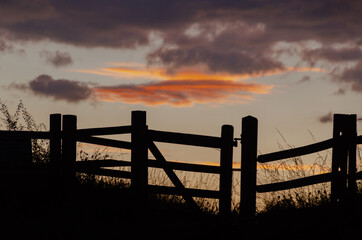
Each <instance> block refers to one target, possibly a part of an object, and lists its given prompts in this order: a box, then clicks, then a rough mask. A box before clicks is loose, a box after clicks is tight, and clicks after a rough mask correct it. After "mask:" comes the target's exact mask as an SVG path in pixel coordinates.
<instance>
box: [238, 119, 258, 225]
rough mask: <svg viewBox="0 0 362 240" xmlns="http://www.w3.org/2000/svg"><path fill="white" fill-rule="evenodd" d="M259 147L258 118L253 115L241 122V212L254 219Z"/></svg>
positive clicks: (245, 216)
mask: <svg viewBox="0 0 362 240" xmlns="http://www.w3.org/2000/svg"><path fill="white" fill-rule="evenodd" d="M257 149H258V119H257V118H255V117H253V116H247V117H244V118H242V122H241V178H240V214H241V216H242V217H243V218H245V219H254V217H255V213H256V165H257Z"/></svg>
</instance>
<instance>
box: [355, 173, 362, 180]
mask: <svg viewBox="0 0 362 240" xmlns="http://www.w3.org/2000/svg"><path fill="white" fill-rule="evenodd" d="M357 179H359V180H361V179H362V171H359V172H356V180H357Z"/></svg>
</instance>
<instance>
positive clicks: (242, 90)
mask: <svg viewBox="0 0 362 240" xmlns="http://www.w3.org/2000/svg"><path fill="white" fill-rule="evenodd" d="M272 87H273V86H271V85H263V84H256V83H244V82H238V81H233V80H166V81H161V82H152V83H147V84H140V85H119V86H111V87H96V88H94V89H93V90H94V92H95V94H96V96H97V98H98V99H100V100H101V101H111V102H116V101H120V102H126V103H141V104H146V105H151V106H157V105H171V106H191V105H193V104H194V103H232V102H241V101H245V100H250V99H252V97H251V96H250V93H258V94H265V93H268V92H269V91H270V89H271V88H272Z"/></svg>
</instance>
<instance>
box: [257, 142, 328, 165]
mask: <svg viewBox="0 0 362 240" xmlns="http://www.w3.org/2000/svg"><path fill="white" fill-rule="evenodd" d="M333 143H334V139H333V138H331V139H328V140H325V141H322V142H318V143H313V144H310V145H307V146H303V147H298V148H292V149H288V150H283V151H279V152H273V153H268V154H262V155H259V156H258V162H260V163H266V162H272V161H276V160H280V159H286V158H293V157H298V156H303V155H307V154H312V153H316V152H319V151H323V150H327V149H329V148H331V147H333Z"/></svg>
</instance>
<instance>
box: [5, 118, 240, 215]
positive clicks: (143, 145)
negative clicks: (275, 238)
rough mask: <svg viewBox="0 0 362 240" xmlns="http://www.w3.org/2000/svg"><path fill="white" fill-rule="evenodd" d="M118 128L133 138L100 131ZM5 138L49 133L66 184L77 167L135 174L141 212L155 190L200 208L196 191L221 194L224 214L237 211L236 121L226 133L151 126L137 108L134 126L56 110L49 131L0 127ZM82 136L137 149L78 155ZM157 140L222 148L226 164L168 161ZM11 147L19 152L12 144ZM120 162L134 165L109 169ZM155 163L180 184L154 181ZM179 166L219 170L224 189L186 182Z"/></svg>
mask: <svg viewBox="0 0 362 240" xmlns="http://www.w3.org/2000/svg"><path fill="white" fill-rule="evenodd" d="M115 134H130V135H131V141H130V142H127V141H121V140H114V139H107V138H104V137H99V135H102V136H104V135H115ZM0 139H7V141H9V139H17V140H19V139H22V141H25V142H26V143H27V144H26V145H27V146H30V144H31V139H49V140H50V164H51V165H52V166H54V168H55V169H57V170H56V171H55V172H54V174H56V175H57V176H59V178H60V179H61V181H62V182H63V183H62V184H64V183H65V184H71V183H72V181H74V177H75V174H76V172H79V173H88V174H95V175H103V176H110V177H120V178H126V179H130V180H131V189H132V192H133V197H134V200H133V202H134V203H135V206H137V207H135V209H137V211H138V214H144V213H145V212H146V208H147V195H148V194H149V193H156V194H172V195H180V196H182V197H183V198H184V200H185V201H186V203H187V204H188V205H189V206H190V207H191V208H193V209H194V210H195V211H198V210H199V206H197V204H196V202H195V201H194V199H193V197H204V198H215V199H219V213H220V216H221V217H222V218H224V219H229V217H230V214H231V194H232V161H233V147H234V146H236V141H234V128H233V126H230V125H224V126H222V128H221V136H220V137H212V136H202V135H196V134H185V133H177V132H166V131H158V130H151V129H148V126H147V123H146V112H144V111H133V112H132V118H131V125H128V126H119V127H104V128H91V129H78V128H77V117H76V116H74V115H63V116H62V115H61V114H52V115H50V131H49V132H25V131H22V132H14V131H0ZM77 142H84V143H89V144H97V145H103V146H108V147H115V148H123V149H129V150H131V161H122V160H93V161H76V158H77ZM155 142H164V143H173V144H183V145H191V146H198V147H206V148H214V149H215V148H216V149H220V166H208V165H200V164H187V163H180V162H171V161H166V159H165V157H164V155H163V154H162V153H161V151H160V150H159V149H158V147H157V146H156V145H155ZM27 149H29V148H27ZM8 150H9V149H8ZM148 151H150V152H151V153H152V155H153V156H154V159H153V160H151V159H149V158H148ZM10 152H12V153H14V151H13V150H11V149H10ZM30 153H31V152H30ZM28 156H29V155H27V157H26V158H27V159H28V160H27V161H28V163H29V164H30V162H31V161H29V157H28ZM23 157H25V155H24V156H23ZM4 159H5V157H4ZM119 166H130V167H131V171H123V170H114V169H109V167H119ZM107 167H108V169H107ZM149 167H152V168H161V169H163V170H164V171H165V173H166V174H167V176H168V177H169V178H170V180H171V182H172V183H173V185H174V187H169V186H155V185H149V184H148V168H149ZM174 170H182V171H192V172H202V173H213V174H219V175H220V185H219V190H218V191H214V190H206V189H192V188H186V187H184V185H183V184H182V182H181V181H180V179H179V178H178V177H177V175H176V174H175V172H174Z"/></svg>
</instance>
